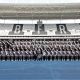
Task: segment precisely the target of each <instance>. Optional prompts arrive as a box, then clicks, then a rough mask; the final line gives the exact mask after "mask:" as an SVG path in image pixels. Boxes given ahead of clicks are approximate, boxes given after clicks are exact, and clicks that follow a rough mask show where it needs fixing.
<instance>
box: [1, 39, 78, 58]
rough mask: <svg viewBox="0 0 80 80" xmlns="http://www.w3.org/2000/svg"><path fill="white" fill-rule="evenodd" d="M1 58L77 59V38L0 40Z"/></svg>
mask: <svg viewBox="0 0 80 80" xmlns="http://www.w3.org/2000/svg"><path fill="white" fill-rule="evenodd" d="M0 59H1V60H76V59H77V60H79V59H80V40H79V39H52V40H48V39H47V40H26V39H25V40H0Z"/></svg>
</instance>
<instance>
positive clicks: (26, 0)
mask: <svg viewBox="0 0 80 80" xmlns="http://www.w3.org/2000/svg"><path fill="white" fill-rule="evenodd" d="M0 3H17V4H18V3H27V4H33V3H34V4H35V3H36V4H37V3H39V4H45V3H46V4H49V3H50V4H53V3H80V0H0Z"/></svg>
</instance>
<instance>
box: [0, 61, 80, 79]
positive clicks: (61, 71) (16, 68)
mask: <svg viewBox="0 0 80 80" xmlns="http://www.w3.org/2000/svg"><path fill="white" fill-rule="evenodd" d="M0 80H80V61H0Z"/></svg>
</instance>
